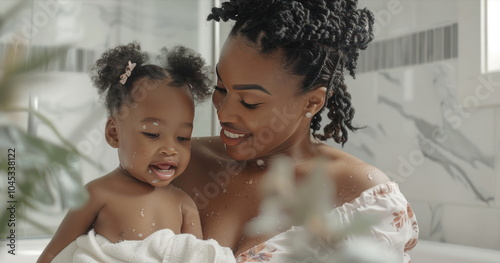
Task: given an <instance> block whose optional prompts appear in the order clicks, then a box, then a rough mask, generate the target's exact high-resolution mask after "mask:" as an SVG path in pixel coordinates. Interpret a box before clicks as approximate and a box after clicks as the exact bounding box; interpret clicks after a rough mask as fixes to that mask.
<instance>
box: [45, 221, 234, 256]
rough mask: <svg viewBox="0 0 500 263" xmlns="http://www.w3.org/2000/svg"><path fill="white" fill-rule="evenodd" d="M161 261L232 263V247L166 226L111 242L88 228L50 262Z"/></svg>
mask: <svg viewBox="0 0 500 263" xmlns="http://www.w3.org/2000/svg"><path fill="white" fill-rule="evenodd" d="M68 262H75V263H96V262H106V263H108V262H109V263H115V262H130V263H139V262H148V263H150V262H164V263H167V262H168V263H190V262H193V263H236V260H235V258H234V256H233V253H232V251H231V250H230V249H229V248H226V247H222V246H220V245H219V243H217V241H215V240H213V239H209V240H201V239H197V238H196V237H195V236H194V235H191V234H178V235H176V234H174V232H172V230H170V229H163V230H159V231H156V232H154V233H153V234H151V235H150V236H148V237H147V238H145V239H144V240H128V241H122V242H119V243H112V242H110V241H109V240H107V239H106V238H105V237H103V236H101V235H98V234H96V233H95V231H94V230H91V231H90V232H89V233H88V234H87V235H82V236H80V237H78V238H77V239H76V240H75V241H73V242H72V243H71V244H69V245H68V246H67V247H66V248H64V250H63V251H61V253H59V254H58V255H57V256H56V257H55V258H54V260H53V261H52V263H68Z"/></svg>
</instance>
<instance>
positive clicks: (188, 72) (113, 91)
mask: <svg viewBox="0 0 500 263" xmlns="http://www.w3.org/2000/svg"><path fill="white" fill-rule="evenodd" d="M158 59H159V61H160V65H153V64H145V63H146V62H148V61H149V54H148V53H147V52H144V51H142V50H141V46H140V44H138V43H137V42H132V43H129V44H127V45H121V46H117V47H115V48H112V49H109V50H107V51H106V52H104V53H103V54H102V56H101V58H100V59H98V60H97V61H96V63H95V65H93V66H92V68H91V72H90V76H91V79H92V83H93V85H94V86H95V87H96V88H97V90H98V93H99V95H104V96H105V105H106V109H107V110H108V114H109V115H110V116H111V115H112V114H113V113H114V112H116V111H119V110H120V108H121V107H122V106H123V105H124V103H126V102H133V96H132V88H133V84H134V82H135V81H136V80H138V79H141V78H149V79H152V80H161V79H164V78H171V79H172V80H174V81H175V82H177V83H178V84H179V86H181V85H183V84H187V85H189V87H190V90H191V94H192V95H193V99H194V101H195V102H201V101H203V100H205V99H206V98H207V97H208V96H209V95H210V94H211V93H210V89H209V87H210V84H211V79H210V77H208V76H209V72H208V70H207V67H206V66H205V61H204V60H203V58H202V57H201V56H200V55H199V54H197V53H196V52H194V51H193V50H191V49H189V48H186V47H183V46H175V47H173V48H172V49H171V50H168V49H166V48H162V49H161V51H160V55H159V56H158ZM129 61H130V62H131V63H136V65H135V68H134V70H133V71H132V72H131V75H130V76H129V77H128V79H127V80H126V82H125V84H122V83H121V82H120V76H121V75H122V74H124V73H125V69H126V67H127V65H128V62H129Z"/></svg>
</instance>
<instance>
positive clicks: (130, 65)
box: [120, 61, 137, 85]
mask: <svg viewBox="0 0 500 263" xmlns="http://www.w3.org/2000/svg"><path fill="white" fill-rule="evenodd" d="M135 65H137V64H136V63H132V62H130V61H129V62H128V66H127V67H126V68H125V73H123V74H121V75H120V83H121V84H123V85H125V83H127V79H128V77H130V74H132V70H134V68H135Z"/></svg>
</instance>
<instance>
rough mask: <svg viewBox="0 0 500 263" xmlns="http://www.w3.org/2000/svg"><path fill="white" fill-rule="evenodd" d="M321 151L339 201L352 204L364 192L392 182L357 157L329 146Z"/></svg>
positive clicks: (377, 169) (324, 146) (382, 173)
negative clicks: (325, 158)
mask: <svg viewBox="0 0 500 263" xmlns="http://www.w3.org/2000/svg"><path fill="white" fill-rule="evenodd" d="M320 149H321V152H322V155H323V156H326V157H327V163H326V165H327V171H328V176H330V177H331V178H332V180H333V183H334V187H335V188H336V193H337V201H340V202H342V203H345V202H350V201H352V200H354V199H355V198H357V197H358V196H359V195H360V194H361V193H362V192H363V191H365V190H367V189H370V188H372V187H374V186H377V185H380V184H383V183H387V182H389V181H390V178H389V177H388V176H387V175H386V174H385V173H384V172H383V171H381V170H380V169H379V168H377V167H375V166H374V165H371V164H369V163H367V162H365V161H363V160H361V159H359V158H357V157H356V156H353V155H351V154H349V153H346V152H344V151H342V150H339V149H336V148H334V147H332V146H328V145H323V146H321V148H320ZM339 199H341V200H339ZM336 203H338V202H336Z"/></svg>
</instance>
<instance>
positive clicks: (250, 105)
mask: <svg viewBox="0 0 500 263" xmlns="http://www.w3.org/2000/svg"><path fill="white" fill-rule="evenodd" d="M240 103H241V105H243V106H244V107H245V108H248V109H256V108H257V107H259V105H261V104H262V103H254V104H250V103H246V102H245V101H244V100H240Z"/></svg>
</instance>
